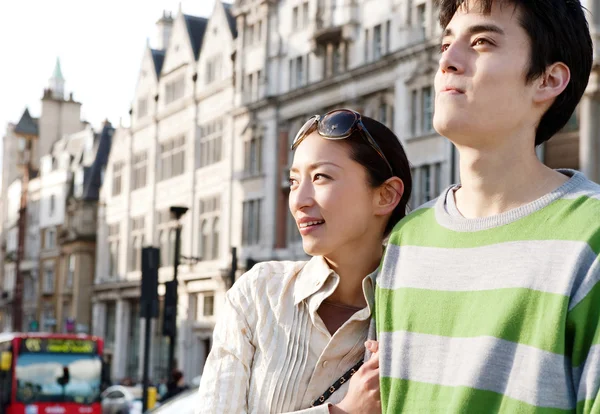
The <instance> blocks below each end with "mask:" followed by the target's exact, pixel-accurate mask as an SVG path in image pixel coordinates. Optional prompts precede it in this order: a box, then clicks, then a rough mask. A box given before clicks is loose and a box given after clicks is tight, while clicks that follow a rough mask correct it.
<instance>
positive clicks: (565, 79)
mask: <svg viewBox="0 0 600 414" xmlns="http://www.w3.org/2000/svg"><path fill="white" fill-rule="evenodd" d="M570 79H571V71H570V70H569V67H568V66H567V65H565V64H564V63H562V62H556V63H553V64H552V65H550V66H548V67H547V68H546V71H545V72H544V73H543V74H542V76H540V77H539V78H538V79H537V80H536V82H537V88H536V90H535V94H534V102H536V103H539V104H543V103H547V102H551V101H553V100H554V99H555V98H556V97H557V96H558V95H560V94H561V93H562V92H563V91H564V90H565V88H566V87H567V85H568V84H569V80H570Z"/></svg>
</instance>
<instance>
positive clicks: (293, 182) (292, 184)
mask: <svg viewBox="0 0 600 414" xmlns="http://www.w3.org/2000/svg"><path fill="white" fill-rule="evenodd" d="M289 184H290V187H294V186H295V185H297V184H298V180H296V179H295V178H292V177H290V178H289Z"/></svg>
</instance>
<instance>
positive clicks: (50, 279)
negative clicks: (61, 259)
mask: <svg viewBox="0 0 600 414" xmlns="http://www.w3.org/2000/svg"><path fill="white" fill-rule="evenodd" d="M44 293H50V294H51V293H54V265H53V264H51V265H46V267H44Z"/></svg>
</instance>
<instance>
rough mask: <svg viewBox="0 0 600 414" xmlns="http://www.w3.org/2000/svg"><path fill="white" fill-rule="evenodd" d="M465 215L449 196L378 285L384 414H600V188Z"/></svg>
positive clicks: (411, 221)
mask: <svg viewBox="0 0 600 414" xmlns="http://www.w3.org/2000/svg"><path fill="white" fill-rule="evenodd" d="M562 172H563V173H564V174H566V175H568V176H570V179H569V180H568V181H567V182H566V183H565V184H564V185H562V186H561V187H560V188H558V189H557V190H556V191H554V192H552V193H550V194H547V195H546V196H544V197H542V198H540V199H538V200H536V201H534V202H532V203H530V204H527V205H525V206H522V207H520V208H517V209H515V210H511V211H509V212H506V213H504V214H500V215H497V216H493V217H488V218H482V219H466V218H464V217H462V216H460V214H459V213H458V212H457V210H456V207H455V206H454V205H452V203H453V199H454V197H453V195H452V193H449V192H450V191H451V189H448V190H446V192H445V194H444V195H442V196H441V197H440V198H439V199H437V200H434V201H433V202H431V203H429V204H427V205H425V206H423V208H420V209H418V210H416V211H414V212H413V213H412V214H410V215H409V216H407V217H406V218H405V219H404V220H403V221H401V222H400V223H399V224H398V225H397V226H396V228H395V229H394V231H393V232H392V235H391V237H390V242H389V244H388V248H387V250H386V253H385V256H384V259H383V262H382V265H381V269H380V274H379V276H378V278H377V288H376V307H375V308H376V309H375V323H376V327H377V335H378V339H379V341H380V360H381V368H380V373H381V395H382V406H383V412H384V413H400V412H402V413H414V412H422V413H496V412H501V413H567V412H578V413H600V395H599V391H598V390H599V388H600V257H599V253H600V186H598V185H597V184H594V183H592V182H591V181H589V180H587V179H586V178H585V177H584V176H583V175H582V174H580V173H578V172H575V171H569V170H563V171H562Z"/></svg>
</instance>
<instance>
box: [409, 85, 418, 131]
mask: <svg viewBox="0 0 600 414" xmlns="http://www.w3.org/2000/svg"><path fill="white" fill-rule="evenodd" d="M418 109H419V94H418V91H416V90H413V91H412V92H411V96H410V132H411V135H412V136H416V135H417V113H418V112H417V111H418Z"/></svg>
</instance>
